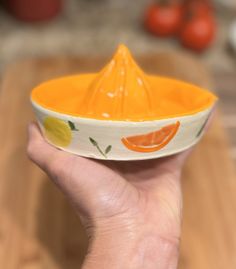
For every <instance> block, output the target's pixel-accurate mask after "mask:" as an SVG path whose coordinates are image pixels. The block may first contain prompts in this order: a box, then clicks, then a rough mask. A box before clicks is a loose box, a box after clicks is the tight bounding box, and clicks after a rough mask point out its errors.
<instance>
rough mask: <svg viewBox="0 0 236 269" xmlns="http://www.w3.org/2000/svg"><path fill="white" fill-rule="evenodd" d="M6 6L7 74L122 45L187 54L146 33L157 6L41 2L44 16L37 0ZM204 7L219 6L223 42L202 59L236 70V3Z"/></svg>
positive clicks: (0, 24)
mask: <svg viewBox="0 0 236 269" xmlns="http://www.w3.org/2000/svg"><path fill="white" fill-rule="evenodd" d="M198 1H200V2H201V0H198ZM1 2H2V8H1V9H0V33H1V36H0V66H1V68H4V66H5V65H6V64H7V63H9V62H11V61H16V60H17V59H22V58H25V57H31V56H34V57H35V56H45V55H56V54H70V55H78V54H90V55H91V54H105V53H110V52H112V51H114V49H115V47H116V46H117V44H118V43H120V42H124V43H125V44H126V45H128V46H129V47H130V49H131V50H132V51H133V52H134V53H147V52H148V53H150V52H157V51H161V50H163V49H165V50H168V49H172V48H178V49H182V48H181V45H180V44H179V42H178V40H176V39H175V38H159V37H157V36H153V35H151V34H149V33H148V31H145V29H144V27H143V21H144V19H145V12H146V10H147V8H148V6H149V4H150V3H152V2H153V1H149V0H135V1H126V0H64V1H62V0H43V1H38V2H42V3H41V4H39V7H40V6H41V9H42V10H41V12H40V11H39V7H38V4H37V1H34V0H1ZM43 2H45V3H44V4H43ZM156 2H158V1H156ZM167 2H168V1H167ZM170 2H171V1H170ZM172 2H173V1H172ZM177 2H178V1H177ZM203 2H211V4H212V5H213V8H214V13H215V14H214V17H215V19H216V22H217V26H216V27H217V36H216V38H215V41H214V43H213V44H212V46H211V47H210V49H208V50H207V52H205V53H203V54H202V55H201V58H202V59H203V61H204V62H205V63H206V64H207V65H208V66H209V67H211V68H213V69H217V70H219V71H232V70H235V56H234V55H232V54H231V53H229V51H228V45H229V37H230V35H232V33H230V27H231V25H232V23H233V19H234V17H235V16H236V15H235V14H236V2H235V1H234V0H212V1H203ZM61 3H62V4H61ZM60 5H62V6H61V7H60ZM31 6H33V7H32V8H31ZM29 13H30V14H29ZM17 18H18V19H17ZM154 25H155V23H154ZM235 39H236V38H235ZM235 42H236V41H235Z"/></svg>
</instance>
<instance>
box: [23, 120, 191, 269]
mask: <svg viewBox="0 0 236 269" xmlns="http://www.w3.org/2000/svg"><path fill="white" fill-rule="evenodd" d="M27 150H28V155H29V157H30V158H31V159H32V160H33V161H34V162H35V163H36V164H37V165H38V166H40V167H41V168H42V169H43V170H44V171H45V172H46V173H47V174H48V175H49V176H50V177H51V178H52V180H53V181H54V182H55V183H56V185H58V186H59V188H60V189H61V190H62V191H63V192H64V193H65V195H66V196H67V197H68V198H69V199H70V201H71V202H72V204H73V205H74V207H75V209H76V211H77V213H78V215H79V216H80V218H81V220H82V223H83V224H84V226H85V228H86V231H87V234H88V236H89V241H90V244H89V251H88V255H87V257H86V259H85V262H84V266H83V268H84V269H93V268H96V269H100V268H110V269H116V268H125V269H129V268H132V269H139V268H142V269H143V268H145V269H154V268H155V269H167V268H168V269H174V268H177V262H178V247H179V238H180V227H181V211H182V197H181V185H180V176H181V170H182V166H183V164H184V162H185V159H186V157H187V156H188V154H189V151H187V152H184V153H181V154H177V155H175V156H171V157H166V158H161V159H155V160H148V161H132V162H114V161H97V160H92V159H87V158H82V157H79V156H76V155H73V154H69V153H67V152H64V151H61V150H58V149H56V148H54V147H53V146H51V145H49V144H48V143H47V142H46V141H45V140H44V138H43V137H42V135H41V133H40V131H39V129H38V127H37V125H36V124H31V125H30V126H29V143H28V149H27Z"/></svg>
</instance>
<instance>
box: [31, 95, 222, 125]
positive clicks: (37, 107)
mask: <svg viewBox="0 0 236 269" xmlns="http://www.w3.org/2000/svg"><path fill="white" fill-rule="evenodd" d="M30 101H31V104H32V106H33V108H34V109H35V110H38V111H41V112H43V113H45V114H47V115H50V116H52V117H56V118H59V119H63V118H66V119H67V120H71V121H73V120H74V121H75V122H78V121H80V123H82V124H87V125H94V126H116V127H132V126H134V127H138V126H139V127H145V126H147V127H148V126H150V125H153V124H154V123H157V122H158V123H159V124H160V123H161V122H163V123H164V122H165V123H166V122H170V123H171V122H173V121H178V120H183V119H190V118H194V117H196V116H198V115H201V114H205V113H206V112H210V111H212V110H213V109H214V108H215V106H216V103H217V100H216V101H215V102H214V103H213V104H212V105H211V106H209V107H207V108H206V109H204V110H201V111H198V112H196V113H193V114H189V115H182V116H181V115H180V116H176V117H169V118H163V119H156V120H147V121H128V120H126V121H125V120H100V119H93V118H85V117H84V118H83V117H79V116H75V115H70V114H64V113H61V112H57V111H54V110H50V109H48V108H45V107H43V106H41V105H39V104H38V103H36V102H35V101H33V100H32V99H31V100H30Z"/></svg>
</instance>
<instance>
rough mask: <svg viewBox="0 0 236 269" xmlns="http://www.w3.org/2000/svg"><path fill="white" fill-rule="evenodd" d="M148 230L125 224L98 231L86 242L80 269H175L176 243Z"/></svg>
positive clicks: (135, 224)
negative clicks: (83, 261)
mask: <svg viewBox="0 0 236 269" xmlns="http://www.w3.org/2000/svg"><path fill="white" fill-rule="evenodd" d="M148 226H149V225H145V226H142V225H139V224H137V223H132V222H129V223H128V222H127V223H126V225H125V227H124V226H123V227H121V226H120V225H117V224H116V227H115V228H114V225H113V224H109V225H108V226H103V227H99V228H98V229H97V230H95V231H93V233H92V236H91V238H90V245H89V252H88V255H87V257H86V260H85V263H84V267H83V269H95V268H96V269H98V268H99V269H100V268H110V269H116V268H117V269H118V268H126V269H143V268H145V269H176V268H177V262H178V254H179V253H178V248H179V240H178V239H177V238H172V237H163V236H162V235H160V234H158V233H157V232H156V229H155V228H154V227H148ZM150 226H151V225H150Z"/></svg>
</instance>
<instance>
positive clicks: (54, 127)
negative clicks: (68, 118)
mask: <svg viewBox="0 0 236 269" xmlns="http://www.w3.org/2000/svg"><path fill="white" fill-rule="evenodd" d="M43 126H44V132H45V136H46V138H47V139H48V140H49V141H50V142H52V143H53V144H54V145H56V146H59V147H67V146H69V144H70V143H71V139H72V134H71V130H70V126H69V124H67V123H66V122H64V121H63V120H59V119H57V118H54V117H46V118H45V120H44V122H43Z"/></svg>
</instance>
